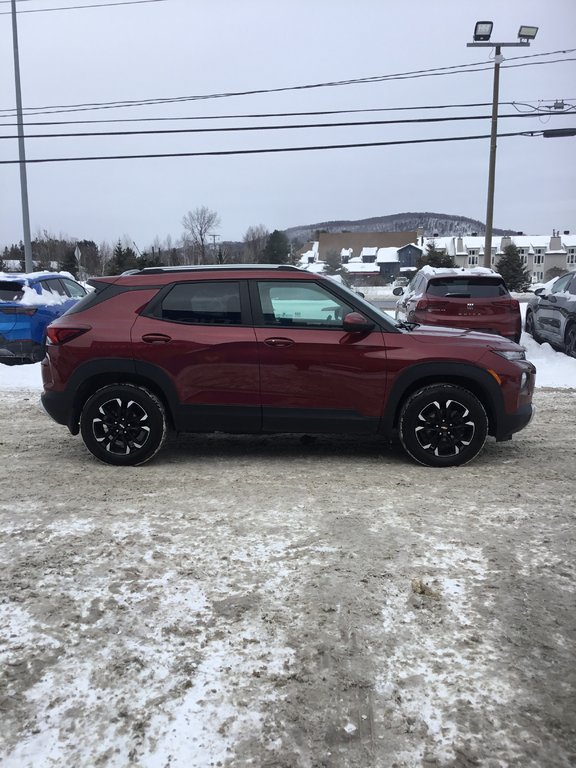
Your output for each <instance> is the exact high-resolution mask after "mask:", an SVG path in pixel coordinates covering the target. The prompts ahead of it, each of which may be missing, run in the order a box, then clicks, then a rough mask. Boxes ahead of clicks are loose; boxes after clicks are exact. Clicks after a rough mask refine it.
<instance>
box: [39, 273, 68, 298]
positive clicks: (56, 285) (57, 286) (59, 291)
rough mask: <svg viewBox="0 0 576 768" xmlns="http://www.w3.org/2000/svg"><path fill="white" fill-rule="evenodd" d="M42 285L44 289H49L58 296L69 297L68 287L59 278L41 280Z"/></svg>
mask: <svg viewBox="0 0 576 768" xmlns="http://www.w3.org/2000/svg"><path fill="white" fill-rule="evenodd" d="M40 286H41V288H42V290H43V291H49V292H50V293H55V294H56V296H63V297H64V298H68V294H67V293H66V289H65V288H64V286H63V285H62V283H61V282H60V280H59V279H58V278H51V279H50V280H40Z"/></svg>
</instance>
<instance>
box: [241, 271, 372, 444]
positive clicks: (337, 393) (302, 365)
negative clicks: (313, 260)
mask: <svg viewBox="0 0 576 768" xmlns="http://www.w3.org/2000/svg"><path fill="white" fill-rule="evenodd" d="M251 299H252V304H253V308H254V323H255V332H256V338H257V340H258V354H259V359H260V380H261V393H262V428H263V430H264V431H267V430H269V431H275V432H278V431H283V430H287V431H291V432H300V431H301V432H306V431H312V432H375V431H376V430H377V429H378V426H379V422H380V417H381V414H382V410H383V405H384V398H385V394H386V376H387V367H386V351H385V348H384V340H383V334H382V331H381V330H380V329H379V328H378V327H373V326H372V329H371V330H366V331H362V332H353V333H349V332H347V331H345V330H344V328H343V318H344V317H345V316H346V315H347V314H348V313H350V312H352V311H354V310H353V307H352V306H351V305H349V304H348V303H347V302H346V301H345V300H343V299H342V298H340V297H339V296H337V295H336V294H334V293H332V292H331V291H330V290H329V289H328V288H327V287H325V286H324V285H322V284H320V283H316V282H314V281H309V280H306V281H304V280H285V279H284V280H273V279H270V280H259V281H254V282H253V283H251Z"/></svg>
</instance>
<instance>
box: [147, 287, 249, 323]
mask: <svg viewBox="0 0 576 768" xmlns="http://www.w3.org/2000/svg"><path fill="white" fill-rule="evenodd" d="M160 316H161V317H162V319H163V320H172V321H174V322H178V323H195V324H202V325H239V324H240V323H241V321H242V315H241V309H240V286H239V285H238V283H233V282H226V281H219V282H217V283H209V282H204V281H201V282H200V281H199V282H197V283H178V284H177V285H175V286H174V287H173V288H172V290H171V291H170V292H169V293H167V294H166V296H164V298H163V300H162V304H161V306H160Z"/></svg>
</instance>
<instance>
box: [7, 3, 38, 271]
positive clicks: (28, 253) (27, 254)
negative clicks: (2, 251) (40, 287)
mask: <svg viewBox="0 0 576 768" xmlns="http://www.w3.org/2000/svg"><path fill="white" fill-rule="evenodd" d="M12 40H13V47H14V82H15V86H16V114H17V123H18V156H19V159H20V193H21V196H22V227H23V230H24V265H25V266H24V268H25V270H26V272H33V271H34V264H33V262H32V239H31V237H30V211H29V208H28V180H27V177H26V149H25V146H24V118H23V115H22V90H21V87H20V58H19V55H18V25H17V23H16V0H12Z"/></svg>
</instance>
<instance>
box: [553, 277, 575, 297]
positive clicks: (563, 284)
mask: <svg viewBox="0 0 576 768" xmlns="http://www.w3.org/2000/svg"><path fill="white" fill-rule="evenodd" d="M571 279H572V275H564V277H559V278H558V280H556V282H555V283H554V285H553V286H552V290H551V293H561V292H562V291H565V290H566V288H567V287H568V283H569V282H570V280H571Z"/></svg>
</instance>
